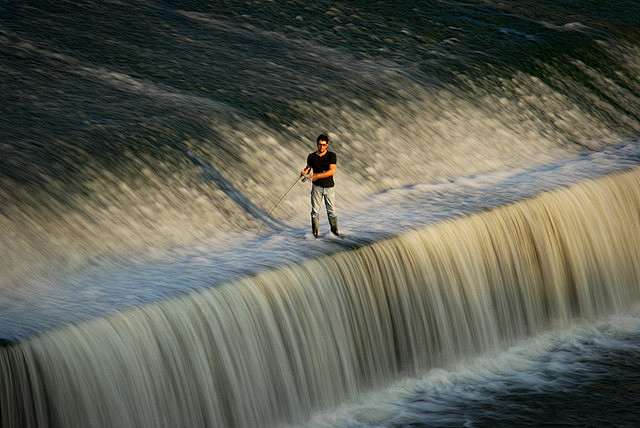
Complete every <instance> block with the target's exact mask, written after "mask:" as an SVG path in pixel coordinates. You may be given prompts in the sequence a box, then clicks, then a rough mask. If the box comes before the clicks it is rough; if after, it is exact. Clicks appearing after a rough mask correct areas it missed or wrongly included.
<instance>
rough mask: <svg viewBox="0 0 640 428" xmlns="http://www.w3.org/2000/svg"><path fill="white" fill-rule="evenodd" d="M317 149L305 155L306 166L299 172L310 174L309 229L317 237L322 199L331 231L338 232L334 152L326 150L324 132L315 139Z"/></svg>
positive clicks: (326, 137)
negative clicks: (311, 171)
mask: <svg viewBox="0 0 640 428" xmlns="http://www.w3.org/2000/svg"><path fill="white" fill-rule="evenodd" d="M316 144H317V145H318V151H316V152H313V153H311V154H310V155H309V156H307V166H306V168H305V169H303V170H302V172H301V173H300V175H301V176H306V175H307V174H309V171H310V170H313V174H312V175H311V182H312V183H313V184H312V186H311V231H312V232H313V236H314V237H316V238H317V237H318V224H319V223H320V203H321V201H322V199H324V204H325V207H326V209H327V217H329V224H330V225H331V232H333V234H334V235H336V236H339V234H338V217H337V215H336V210H335V192H334V189H333V186H334V182H333V175H334V174H335V172H336V163H337V158H336V154H335V153H333V152H330V151H328V150H327V149H328V147H329V137H328V136H327V135H325V134H320V135H318V138H317V139H316Z"/></svg>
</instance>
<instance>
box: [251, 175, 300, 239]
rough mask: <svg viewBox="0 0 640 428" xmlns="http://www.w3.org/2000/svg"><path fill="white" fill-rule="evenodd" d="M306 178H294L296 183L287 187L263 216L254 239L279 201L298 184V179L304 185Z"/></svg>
mask: <svg viewBox="0 0 640 428" xmlns="http://www.w3.org/2000/svg"><path fill="white" fill-rule="evenodd" d="M307 178H308V177H307V176H305V175H301V176H300V177H298V178H296V181H294V182H293V184H292V185H291V187H289V188H288V189H287V191H286V192H284V193H283V195H282V196H280V199H278V200H277V201H276V203H275V204H273V206H272V207H271V209H270V210H269V211H267V214H266V215H265V217H264V219H262V223H260V227H259V228H258V231H257V232H256V237H257V236H258V235H259V234H260V231H261V230H262V226H264V223H265V221H267V218H268V217H270V215H271V211H273V210H274V209H275V208H276V207H277V206H278V204H279V203H280V201H281V200H283V199H284V197H285V196H287V194H288V193H289V192H290V191H291V189H293V186H295V185H296V184H297V183H298V181H300V179H302V182H303V183H304V182H305V181H307Z"/></svg>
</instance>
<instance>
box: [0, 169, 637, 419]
mask: <svg viewBox="0 0 640 428" xmlns="http://www.w3.org/2000/svg"><path fill="white" fill-rule="evenodd" d="M428 209H429V208H428V207H425V210H428ZM639 236H640V169H631V170H629V171H626V172H621V173H618V174H615V175H610V176H605V177H601V178H598V179H595V180H591V181H586V182H582V183H579V184H576V185H573V186H571V187H568V188H564V189H560V190H556V191H553V192H549V193H545V194H542V195H540V196H538V197H536V198H533V199H529V200H524V201H520V202H517V203H514V204H511V205H508V206H502V207H500V208H497V209H494V210H491V211H485V212H480V213H476V214H473V215H470V216H467V217H464V218H459V219H455V220H449V221H444V222H441V223H437V224H433V225H430V226H428V227H425V228H422V229H420V230H411V231H408V232H405V233H403V234H401V235H399V236H396V237H393V238H390V239H388V240H384V241H380V242H376V243H373V244H371V245H367V246H364V247H361V248H357V249H354V250H350V251H345V252H342V253H338V254H332V255H328V256H326V257H321V258H317V259H312V260H306V261H304V262H301V263H297V264H292V265H287V266H282V267H280V268H278V269H275V270H270V271H266V272H262V273H259V274H257V275H254V276H251V277H246V278H239V279H237V280H234V281H232V282H229V283H226V284H224V285H221V286H218V287H215V288H210V289H206V290H201V291H198V292H194V293H191V294H188V295H183V296H180V297H176V298H173V299H170V300H166V301H163V302H159V303H154V304H148V305H144V306H139V307H136V308H134V309H131V310H127V311H123V312H119V313H114V314H111V315H109V316H105V317H102V318H98V319H93V320H89V321H87V322H83V323H81V324H76V325H68V326H65V327H63V328H59V329H56V330H53V331H45V332H42V333H41V334H40V335H38V336H36V337H32V338H29V339H26V340H24V341H22V342H20V343H16V344H11V345H7V346H5V347H3V348H0V376H2V384H1V385H2V386H1V387H0V388H1V389H0V412H1V421H2V426H3V427H18V426H20V427H47V426H51V427H104V426H108V427H177V426H185V427H212V426H220V427H231V426H238V427H253V426H270V425H276V424H280V423H287V422H300V421H302V420H304V418H305V417H307V416H308V415H309V413H310V412H312V411H315V410H318V409H322V408H326V407H329V406H334V405H336V404H338V403H340V402H342V401H344V400H348V399H350V398H354V397H355V396H357V394H359V393H362V392H365V391H368V390H370V389H372V388H375V387H381V386H383V385H385V384H386V383H388V382H391V381H393V380H394V379H396V378H398V377H399V376H411V375H416V374H419V373H421V372H424V371H426V370H428V369H430V368H433V367H438V366H442V365H445V364H447V363H448V362H451V361H455V360H460V359H462V358H472V357H473V356H476V355H480V354H482V353H486V352H489V351H491V350H496V349H500V348H501V347H504V346H507V345H509V344H513V343H515V342H516V341H518V340H521V339H523V338H526V337H530V336H531V335H535V334H537V333H539V332H542V331H545V330H548V329H551V328H562V327H566V326H568V325H571V324H572V323H575V322H576V321H577V320H580V319H593V318H597V317H601V316H605V315H607V314H611V313H614V312H616V311H621V310H625V309H627V308H629V307H630V306H631V305H633V304H637V303H638V301H639V299H638V298H639V294H640V293H639V285H640V245H638V237H639Z"/></svg>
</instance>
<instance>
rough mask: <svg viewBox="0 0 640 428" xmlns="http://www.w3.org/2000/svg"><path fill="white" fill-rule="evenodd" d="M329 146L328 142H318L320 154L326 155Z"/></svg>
mask: <svg viewBox="0 0 640 428" xmlns="http://www.w3.org/2000/svg"><path fill="white" fill-rule="evenodd" d="M328 145H329V142H328V141H322V140H320V141H318V152H319V153H324V152H326V151H327V146H328Z"/></svg>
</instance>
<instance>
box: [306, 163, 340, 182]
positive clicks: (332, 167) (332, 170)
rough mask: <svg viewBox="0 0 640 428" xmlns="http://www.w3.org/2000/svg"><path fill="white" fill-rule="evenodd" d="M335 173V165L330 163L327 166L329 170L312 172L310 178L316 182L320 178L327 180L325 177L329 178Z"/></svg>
mask: <svg viewBox="0 0 640 428" xmlns="http://www.w3.org/2000/svg"><path fill="white" fill-rule="evenodd" d="M335 172H336V164H335V163H332V164H329V170H328V171H325V172H314V173H313V175H312V176H311V181H316V180H319V179H321V178H327V177H331V176H333V174H335Z"/></svg>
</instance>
